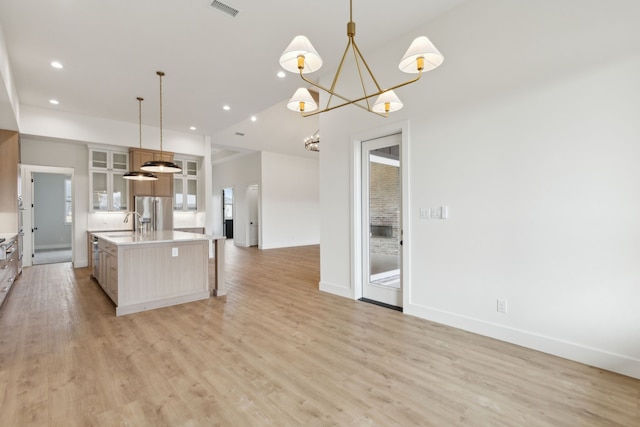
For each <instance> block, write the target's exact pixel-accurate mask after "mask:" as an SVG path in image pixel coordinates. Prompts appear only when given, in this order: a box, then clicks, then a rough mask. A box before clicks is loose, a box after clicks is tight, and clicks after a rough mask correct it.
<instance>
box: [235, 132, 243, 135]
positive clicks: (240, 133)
mask: <svg viewBox="0 0 640 427" xmlns="http://www.w3.org/2000/svg"><path fill="white" fill-rule="evenodd" d="M236 135H237V136H244V133H242V132H236Z"/></svg>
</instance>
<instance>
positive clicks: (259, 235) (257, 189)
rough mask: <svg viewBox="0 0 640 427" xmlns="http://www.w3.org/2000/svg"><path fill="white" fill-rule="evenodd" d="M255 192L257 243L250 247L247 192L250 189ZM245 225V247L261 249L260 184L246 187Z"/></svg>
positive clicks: (248, 198) (249, 213) (248, 199)
mask: <svg viewBox="0 0 640 427" xmlns="http://www.w3.org/2000/svg"><path fill="white" fill-rule="evenodd" d="M254 187H255V189H256V191H257V194H256V221H257V222H258V223H257V225H256V227H257V242H256V244H255V245H252V243H253V242H252V241H251V225H252V223H251V219H252V218H251V216H252V215H251V214H252V212H251V200H250V196H249V192H250V191H252V190H251V189H252V188H254ZM246 191H247V196H246V197H247V224H246V228H247V247H251V246H257V247H258V249H262V230H261V224H260V223H261V222H262V216H261V212H260V208H261V203H260V184H258V183H253V184H249V185H247V190H246Z"/></svg>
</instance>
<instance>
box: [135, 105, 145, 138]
mask: <svg viewBox="0 0 640 427" xmlns="http://www.w3.org/2000/svg"><path fill="white" fill-rule="evenodd" d="M136 99H137V100H138V125H139V127H140V129H139V132H140V135H139V136H140V149H141V150H142V101H144V98H140V97H137V98H136Z"/></svg>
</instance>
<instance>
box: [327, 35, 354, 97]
mask: <svg viewBox="0 0 640 427" xmlns="http://www.w3.org/2000/svg"><path fill="white" fill-rule="evenodd" d="M352 43H353V39H352V38H351V37H349V41H348V42H347V46H346V47H345V48H344V52H343V53H342V58H341V59H340V64H339V65H338V69H337V70H336V74H335V75H334V76H333V82H331V89H330V90H326V89H325V91H326V92H328V93H329V95H330V96H329V99H328V100H327V107H329V104H331V98H333V95H334V91H335V89H336V85H337V84H338V79H339V78H340V73H341V72H342V66H343V64H344V60H345V59H346V58H347V53H349V47H350V46H351V45H352ZM338 98H342V97H341V96H338ZM342 99H344V100H345V101H348V99H346V98H342Z"/></svg>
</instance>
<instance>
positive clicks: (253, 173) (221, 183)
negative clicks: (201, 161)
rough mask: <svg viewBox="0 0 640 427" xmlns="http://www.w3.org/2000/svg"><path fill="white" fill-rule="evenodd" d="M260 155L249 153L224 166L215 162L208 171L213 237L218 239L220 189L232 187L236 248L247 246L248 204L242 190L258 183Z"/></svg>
mask: <svg viewBox="0 0 640 427" xmlns="http://www.w3.org/2000/svg"><path fill="white" fill-rule="evenodd" d="M260 171H261V155H260V153H252V154H248V155H246V156H242V157H239V158H236V159H235V160H232V161H228V162H225V163H219V164H216V165H214V166H213V168H212V180H213V194H212V199H213V203H212V207H213V234H214V235H219V236H222V235H223V234H224V233H223V232H222V190H223V189H224V188H233V197H234V214H233V217H234V221H233V223H234V224H233V225H234V234H233V240H234V243H235V244H236V245H238V246H248V245H249V236H248V234H247V230H246V229H245V227H242V226H240V224H244V223H245V222H247V218H248V216H247V215H248V212H249V205H248V200H247V197H246V189H247V187H249V186H250V185H252V184H259V183H260V174H261V172H260Z"/></svg>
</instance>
